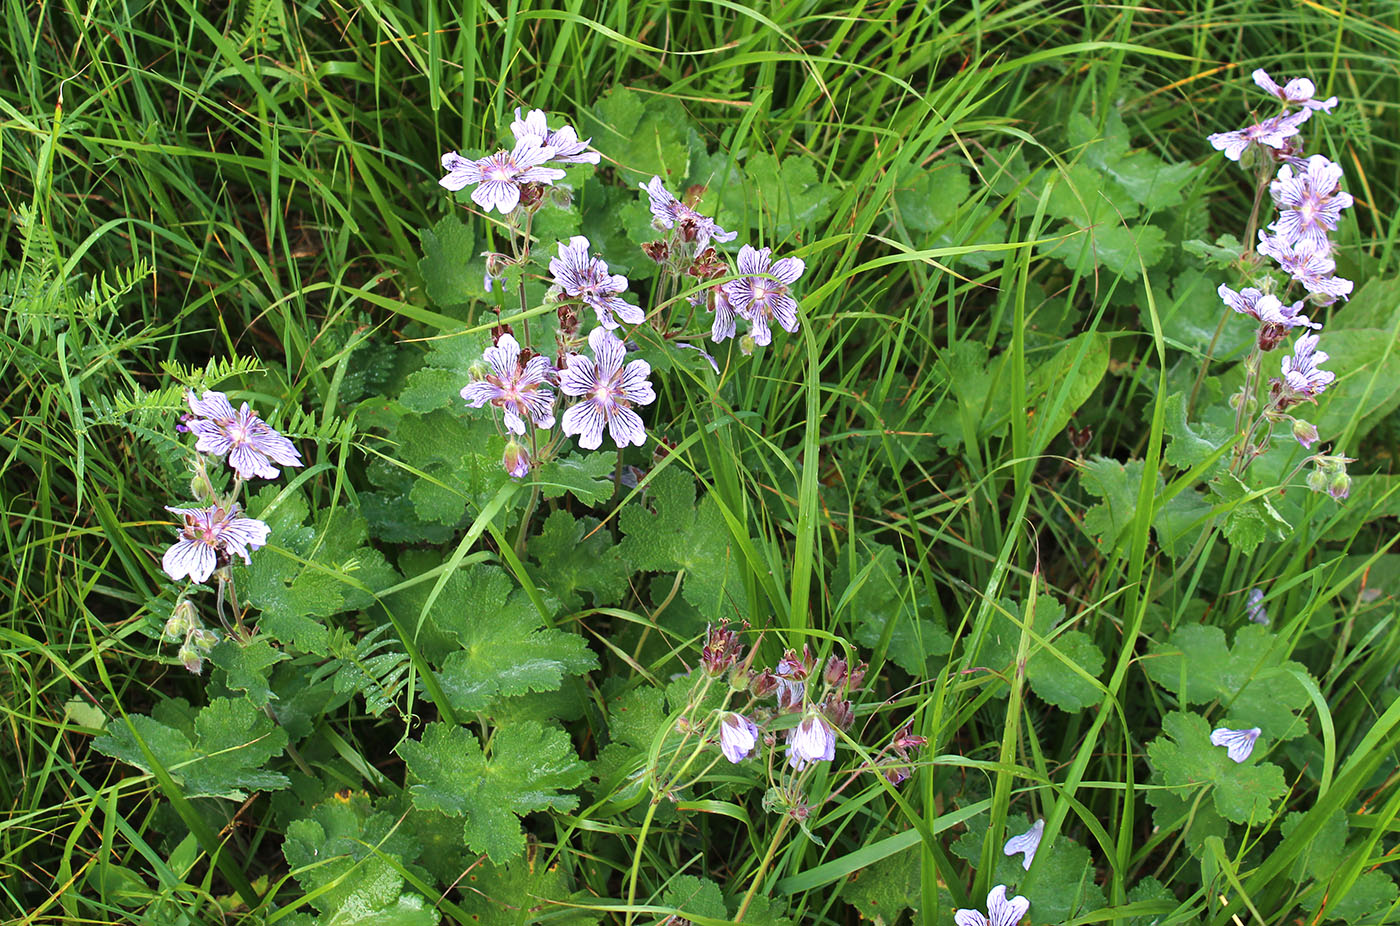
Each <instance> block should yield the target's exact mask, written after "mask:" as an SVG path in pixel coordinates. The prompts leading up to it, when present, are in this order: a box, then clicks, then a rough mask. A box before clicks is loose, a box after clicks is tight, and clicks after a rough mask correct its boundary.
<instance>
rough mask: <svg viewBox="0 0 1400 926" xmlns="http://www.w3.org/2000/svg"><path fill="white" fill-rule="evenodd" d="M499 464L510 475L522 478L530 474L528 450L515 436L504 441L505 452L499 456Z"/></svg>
mask: <svg viewBox="0 0 1400 926" xmlns="http://www.w3.org/2000/svg"><path fill="white" fill-rule="evenodd" d="M501 465H502V466H503V467H505V470H506V473H508V474H509V475H510V476H511V477H513V478H515V479H524V478H525V477H526V476H528V475H529V474H530V452H529V451H528V450H526V449H525V447H524V446H523V445H522V444H521V443H520V442H519V441H517V440H516V439H515V438H511V439H510V440H509V441H507V442H506V452H505V453H504V454H502V456H501Z"/></svg>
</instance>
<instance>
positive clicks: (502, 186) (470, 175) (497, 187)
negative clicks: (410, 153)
mask: <svg viewBox="0 0 1400 926" xmlns="http://www.w3.org/2000/svg"><path fill="white" fill-rule="evenodd" d="M554 155H555V151H554V149H553V148H551V147H549V146H548V145H541V144H540V140H539V139H538V138H536V137H535V136H533V135H529V136H526V137H525V138H522V139H521V140H520V141H518V142H516V145H515V149H514V150H513V151H497V152H496V153H495V154H492V155H489V156H488V157H484V158H482V159H481V160H479V161H471V160H468V159H466V158H464V157H462V156H461V155H460V154H458V153H457V152H455V151H449V152H448V153H447V154H444V155H443V156H442V169H443V170H445V171H447V176H446V177H443V178H442V179H441V180H439V181H438V183H439V184H440V185H441V186H443V187H444V188H446V189H449V190H460V189H463V188H464V187H466V186H467V184H469V183H475V184H476V185H477V187H476V189H474V190H472V202H474V203H476V204H477V205H478V206H480V207H481V208H483V209H485V210H486V211H487V212H490V211H491V210H492V209H497V210H499V211H500V213H501V215H508V214H509V213H510V212H511V211H513V210H514V209H515V207H516V206H518V205H520V187H521V186H522V185H523V184H526V183H549V184H552V183H554V181H556V180H561V179H563V177H564V172H563V171H562V170H560V169H559V168H557V167H541V166H540V165H542V164H544V163H545V162H546V161H549V160H551V159H552V158H553V157H554Z"/></svg>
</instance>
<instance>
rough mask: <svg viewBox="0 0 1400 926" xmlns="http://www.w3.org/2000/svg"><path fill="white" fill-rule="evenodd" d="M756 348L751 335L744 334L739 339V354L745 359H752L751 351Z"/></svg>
mask: <svg viewBox="0 0 1400 926" xmlns="http://www.w3.org/2000/svg"><path fill="white" fill-rule="evenodd" d="M756 346H757V342H755V341H754V339H753V335H751V334H746V335H744V336H743V337H741V338H740V339H739V353H741V354H743V355H744V356H745V357H752V356H753V349H754V347H756Z"/></svg>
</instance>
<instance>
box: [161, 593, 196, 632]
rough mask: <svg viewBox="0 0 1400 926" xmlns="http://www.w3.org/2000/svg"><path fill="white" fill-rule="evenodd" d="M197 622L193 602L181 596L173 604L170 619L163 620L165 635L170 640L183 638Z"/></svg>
mask: <svg viewBox="0 0 1400 926" xmlns="http://www.w3.org/2000/svg"><path fill="white" fill-rule="evenodd" d="M198 624H199V614H198V613H197V612H196V611H195V609H194V604H193V603H191V602H190V601H189V599H187V598H181V599H180V600H179V601H178V602H177V603H176V604H175V610H174V611H172V612H171V614H170V619H169V620H168V621H166V622H165V636H166V637H167V638H168V639H169V640H171V641H174V640H180V639H183V638H184V637H185V635H186V634H188V633H189V632H190V631H191V630H193V629H194V628H195V627H196V626H198Z"/></svg>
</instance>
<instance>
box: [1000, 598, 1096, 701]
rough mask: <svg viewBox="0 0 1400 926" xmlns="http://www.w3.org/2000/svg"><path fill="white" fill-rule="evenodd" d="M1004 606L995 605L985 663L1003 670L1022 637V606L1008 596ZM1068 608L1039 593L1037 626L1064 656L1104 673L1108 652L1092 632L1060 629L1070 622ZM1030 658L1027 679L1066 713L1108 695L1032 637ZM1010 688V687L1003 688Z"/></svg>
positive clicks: (1034, 623)
mask: <svg viewBox="0 0 1400 926" xmlns="http://www.w3.org/2000/svg"><path fill="white" fill-rule="evenodd" d="M1001 608H1002V609H1004V610H1005V611H1006V612H1007V613H1005V614H1003V613H1002V612H1001V610H997V609H994V610H993V612H992V617H991V624H990V626H989V628H988V630H987V636H986V639H985V642H984V643H983V645H982V653H981V662H982V664H984V665H986V666H988V667H989V668H993V669H997V670H1002V669H1008V670H1009V668H1010V666H1011V664H1012V663H1013V662H1014V661H1015V659H1016V653H1017V650H1018V648H1019V645H1020V640H1021V627H1020V625H1019V623H1018V622H1019V621H1020V620H1021V606H1020V605H1019V604H1017V603H1016V602H1014V601H1010V600H1003V601H1002V602H1001ZM1064 618H1065V608H1064V605H1063V604H1061V603H1060V602H1059V601H1058V600H1057V599H1056V598H1055V597H1054V596H1053V595H1047V594H1042V595H1039V596H1037V597H1036V605H1035V615H1034V618H1033V620H1032V629H1033V630H1034V631H1035V633H1036V634H1038V635H1039V636H1041V637H1042V638H1044V639H1045V640H1047V641H1048V642H1049V645H1050V646H1052V647H1054V649H1055V650H1057V651H1058V652H1059V653H1060V654H1061V655H1063V656H1064V657H1066V658H1067V659H1069V660H1070V661H1071V662H1072V663H1074V664H1075V665H1077V666H1079V667H1080V668H1081V669H1083V670H1084V671H1085V672H1087V673H1088V674H1089V675H1091V676H1094V677H1097V676H1098V675H1099V674H1100V673H1102V672H1103V667H1104V656H1103V653H1102V652H1101V651H1100V650H1099V648H1098V646H1097V645H1096V644H1095V643H1094V641H1093V640H1092V639H1091V638H1090V637H1089V635H1088V634H1086V633H1084V632H1082V631H1079V630H1068V631H1062V632H1060V633H1056V632H1055V628H1056V627H1058V626H1059V625H1060V624H1061V623H1063V622H1064ZM1028 646H1029V649H1028V651H1027V653H1028V655H1027V657H1026V681H1027V683H1028V684H1029V685H1030V686H1031V690H1032V691H1034V692H1035V693H1036V694H1037V695H1039V696H1040V697H1041V698H1043V699H1045V700H1046V701H1048V702H1050V703H1051V704H1053V705H1055V706H1056V707H1058V708H1060V709H1061V710H1063V711H1068V712H1074V711H1080V710H1083V709H1084V708H1086V707H1089V706H1090V705H1094V704H1098V703H1099V701H1100V700H1102V697H1103V694H1102V692H1101V691H1100V690H1099V688H1098V686H1097V685H1094V684H1093V683H1092V682H1090V681H1089V680H1088V679H1085V678H1083V677H1081V676H1080V675H1079V674H1078V673H1077V672H1075V671H1074V670H1073V669H1071V668H1070V667H1069V666H1067V665H1065V663H1064V662H1063V661H1061V660H1060V659H1059V658H1058V657H1056V655H1055V653H1053V652H1051V651H1050V649H1049V648H1047V647H1045V646H1042V645H1041V644H1040V643H1038V642H1036V641H1035V639H1034V638H1032V639H1031V640H1030V641H1029V642H1028ZM1003 690H1005V689H1003Z"/></svg>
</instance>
